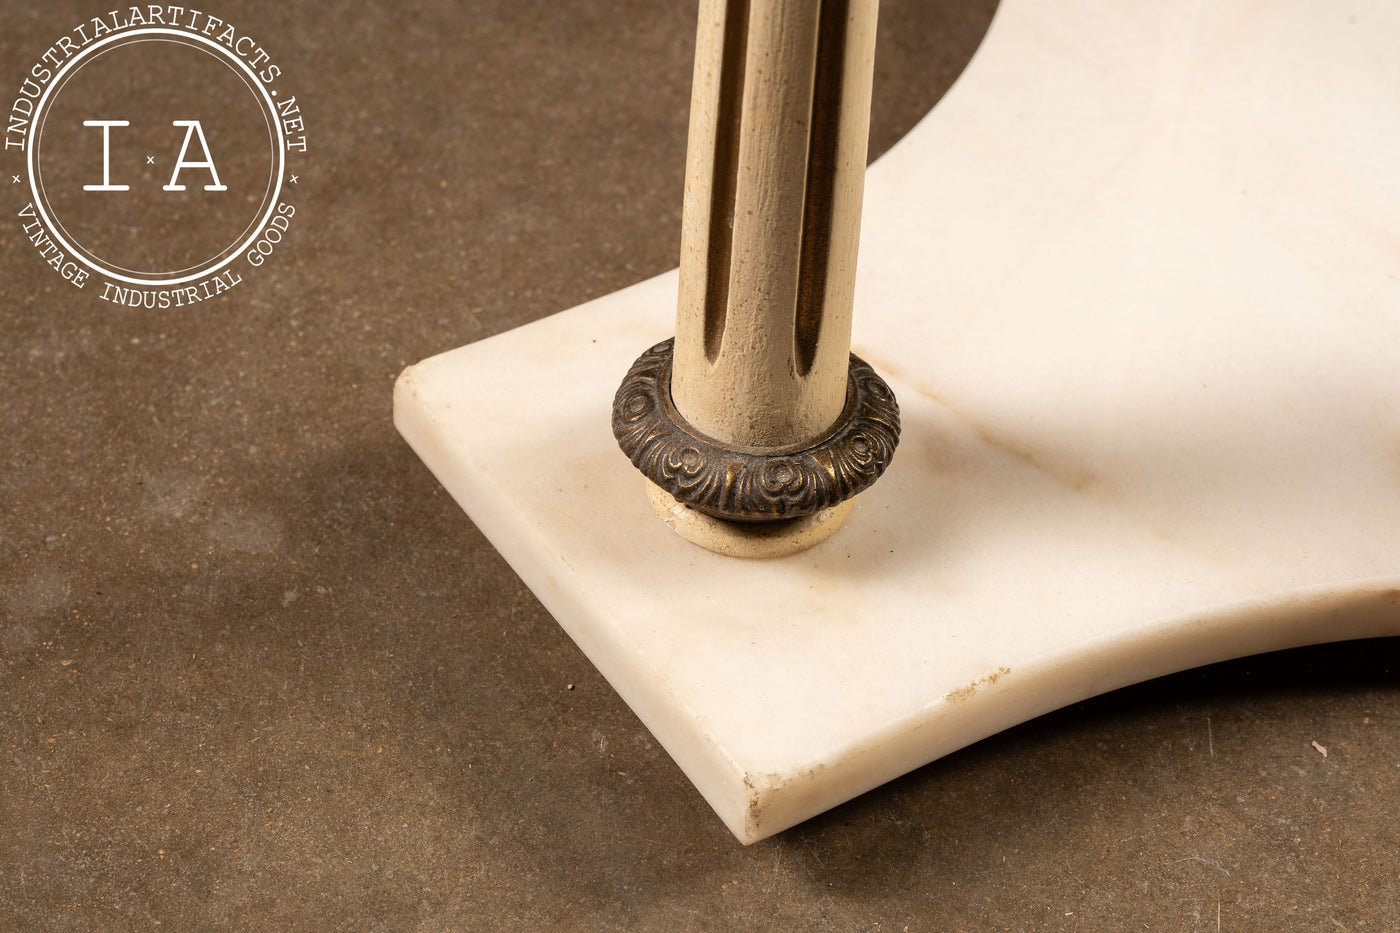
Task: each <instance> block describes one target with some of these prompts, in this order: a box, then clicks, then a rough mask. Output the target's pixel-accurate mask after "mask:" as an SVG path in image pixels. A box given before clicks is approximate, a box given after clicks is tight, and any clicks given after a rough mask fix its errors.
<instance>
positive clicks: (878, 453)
mask: <svg viewBox="0 0 1400 933" xmlns="http://www.w3.org/2000/svg"><path fill="white" fill-rule="evenodd" d="M673 346H674V340H666V341H663V342H662V343H658V344H657V345H656V346H654V347H652V348H651V349H649V350H647V351H646V352H645V353H643V354H642V355H641V356H640V357H638V359H637V361H636V362H635V363H633V364H632V368H631V369H629V370H628V372H627V376H626V378H624V379H623V381H622V385H621V386H620V387H619V388H618V390H617V394H616V396H614V398H613V409H612V429H613V436H615V437H616V438H617V442H618V445H619V446H620V447H621V448H622V452H623V453H625V454H626V455H627V457H628V459H629V460H631V461H632V463H633V465H634V466H636V467H637V469H639V470H641V471H642V474H643V475H645V476H646V478H647V479H649V480H651V481H652V482H653V483H655V484H656V485H657V486H659V487H661V488H662V489H664V490H666V492H668V493H670V495H671V496H673V497H674V498H675V499H676V501H677V502H680V503H681V504H682V505H686V506H689V507H690V508H693V509H697V510H699V511H701V512H704V513H705V514H706V515H710V516H712V517H714V518H720V519H726V520H729V521H741V522H755V521H779V520H783V519H790V518H800V517H802V516H806V515H814V514H816V513H818V512H820V511H822V510H823V509H828V508H831V507H832V506H835V505H838V504H839V503H841V502H844V501H845V500H847V499H849V498H851V497H852V496H854V495H856V494H857V493H859V492H861V491H863V490H864V489H866V488H868V487H869V486H870V485H871V484H872V483H874V482H875V480H877V479H879V478H880V474H882V473H884V472H885V468H886V467H887V466H889V463H890V460H891V458H893V457H894V451H895V447H896V446H897V445H898V444H899V405H898V404H897V403H896V401H895V397H894V392H892V391H891V390H890V387H889V386H888V385H886V383H885V381H884V380H883V379H881V378H880V377H879V375H877V374H876V372H875V371H874V370H873V369H871V368H870V366H869V364H867V363H866V362H865V361H864V360H862V359H860V357H858V356H856V355H855V354H851V357H850V360H851V362H850V375H849V378H848V379H847V383H846V404H845V407H844V408H843V409H842V411H841V415H840V417H838V418H837V420H836V422H835V423H834V424H833V425H832V426H831V428H830V429H829V430H828V431H827V432H826V433H825V434H824V435H823V436H821V437H820V438H818V439H817V440H816V441H815V442H813V443H812V444H809V445H792V446H788V447H772V448H761V447H743V446H737V445H733V444H725V443H723V442H721V441H718V440H715V439H714V438H711V437H706V436H705V435H704V434H702V433H700V432H699V431H697V430H695V429H694V428H693V427H691V426H690V424H688V423H687V422H686V420H685V418H684V417H682V416H681V414H680V413H679V412H678V411H676V407H675V405H674V404H673V403H672V401H671V361H672V351H673Z"/></svg>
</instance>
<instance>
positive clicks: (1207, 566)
mask: <svg viewBox="0 0 1400 933" xmlns="http://www.w3.org/2000/svg"><path fill="white" fill-rule="evenodd" d="M1397 48H1400V4H1395V3H1393V2H1390V0H1351V2H1346V3H1341V2H1332V0H1275V2H1272V3H1268V4H1261V3H1257V2H1246V0H1159V2H1154V3H1123V2H1122V0H1055V2H1046V0H1003V4H1002V8H1001V10H1000V11H999V12H998V15H997V20H996V22H995V24H994V26H993V29H992V33H991V34H990V35H989V37H988V39H987V40H986V43H985V44H984V46H983V48H982V50H981V51H980V52H979V53H978V56H977V58H976V59H975V60H974V63H973V65H972V66H971V68H970V69H969V71H968V73H967V74H966V75H964V77H963V79H962V80H961V81H960V82H959V84H958V86H957V87H956V88H955V89H954V90H953V92H952V93H951V94H949V95H948V96H947V97H946V98H945V99H944V100H943V101H942V102H941V103H940V105H939V106H938V107H937V108H936V109H935V111H934V112H933V113H932V114H931V115H930V117H929V118H928V119H926V120H925V121H924V122H923V123H922V124H920V126H919V127H918V128H916V129H915V130H914V132H913V133H912V134H911V135H910V136H909V137H908V138H907V139H906V140H905V141H904V142H902V143H901V144H900V145H899V146H898V147H896V149H895V150H893V151H892V152H891V153H890V154H889V155H887V156H886V157H885V158H884V159H882V160H881V161H880V162H879V163H878V164H877V165H876V166H875V167H874V168H873V169H872V170H871V172H870V175H869V180H868V184H867V189H866V212H865V222H864V230H863V236H862V246H861V265H860V271H859V276H858V283H857V293H856V325H855V329H856V337H855V350H856V352H857V353H859V354H860V355H862V356H863V357H865V358H866V359H867V360H868V361H870V362H871V363H872V364H873V365H874V366H875V367H876V368H877V369H878V370H879V371H880V372H881V373H882V374H884V376H885V377H886V378H887V379H888V381H889V382H890V384H891V385H892V386H893V388H894V389H895V391H896V393H897V394H898V397H899V400H900V403H901V406H902V408H903V419H904V437H903V441H902V443H901V446H900V451H899V454H898V455H897V457H896V459H895V462H894V465H893V466H892V467H891V468H890V470H889V472H888V473H887V474H886V476H885V478H884V479H882V480H881V482H880V483H878V484H877V485H876V486H875V487H874V489H873V490H871V491H870V492H868V493H866V494H865V495H863V496H862V497H860V499H859V500H858V501H857V506H856V509H855V512H854V514H853V515H852V517H851V519H850V521H849V522H848V523H847V525H846V526H845V527H844V528H843V529H841V530H840V531H839V532H838V533H837V534H836V535H835V536H834V537H833V538H832V539H831V540H829V541H827V542H826V543H824V544H821V545H818V546H817V547H816V548H814V549H812V550H811V551H807V552H804V553H801V554H797V555H793V556H791V557H786V558H780V559H776V560H769V561H742V560H735V559H731V558H724V557H719V556H717V555H714V554H710V553H708V552H706V551H703V550H701V549H699V548H697V547H695V546H693V545H690V544H688V543H686V542H685V541H683V540H681V539H680V538H679V537H677V536H676V535H675V534H673V533H672V532H671V531H670V530H669V529H668V528H667V527H666V526H665V525H663V524H662V523H661V522H660V521H659V520H658V519H657V517H656V515H655V514H654V513H653V512H652V509H651V507H650V505H649V504H648V503H647V499H646V496H645V495H644V493H643V489H642V479H641V477H640V475H639V474H637V473H636V472H635V471H634V470H633V469H632V467H631V465H630V464H628V462H627V461H626V459H625V458H624V457H623V456H622V454H621V453H619V452H618V451H617V449H616V445H615V444H614V442H613V439H612V436H611V433H610V431H609V405H610V403H611V399H612V394H613V391H614V389H615V387H616V385H617V383H618V382H619V380H620V379H621V377H622V374H623V373H624V372H625V370H626V369H627V366H628V365H629V364H630V363H631V361H632V360H633V358H634V357H636V355H637V354H639V353H640V352H641V351H642V350H643V349H645V348H646V347H647V346H649V345H650V344H652V343H654V342H655V341H657V340H659V339H661V338H664V337H666V336H668V335H669V334H670V333H671V332H672V329H673V315H674V302H675V292H676V280H675V276H674V274H669V275H664V276H661V277H659V278H656V279H652V280H650V281H647V282H643V283H641V284H639V285H637V286H635V287H633V288H629V289H626V290H624V291H622V292H618V293H616V294H614V295H609V296H607V297H606V298H602V299H600V300H598V301H595V302H592V303H590V304H587V305H584V306H582V307H579V308H576V309H574V310H572V311H568V312H565V313H562V314H559V315H555V316H554V317H551V318H548V319H546V320H544V321H540V322H538V323H535V324H532V325H529V326H527V327H523V328H520V329H519V330H516V331H513V332H511V333H507V334H503V335H501V336H498V337H495V338H492V339H490V340H486V341H482V342H481V343H478V344H474V345H471V346H467V347H463V348H461V349H458V350H455V351H452V352H450V353H446V354H443V355H441V356H437V357H433V358H432V359H429V360H426V361H424V362H422V363H420V364H418V365H417V366H414V367H412V368H410V369H409V370H407V371H406V372H405V373H404V375H403V376H402V378H401V379H400V381H399V384H398V387H397V390H396V395H395V420H396V423H397V425H398V426H399V429H400V431H401V432H402V433H403V435H404V436H405V437H406V438H407V439H408V441H409V443H410V444H412V446H413V447H414V449H415V450H416V451H417V452H418V453H419V454H420V455H421V456H422V458H423V460H424V461H425V462H426V463H427V465H428V466H429V467H430V468H431V469H432V470H433V472H434V473H435V474H436V475H437V476H438V478H439V479H440V480H441V481H442V482H443V484H444V485H445V486H446V487H447V488H448V490H449V491H451V493H452V495H453V496H454V497H455V498H456V499H457V501H458V502H459V503H460V504H461V505H462V506H463V508H465V509H466V510H467V512H468V513H469V514H470V515H471V518H472V520H473V521H475V522H476V523H477V525H478V526H479V527H480V528H481V529H482V531H483V532H485V533H486V534H487V535H488V536H489V537H490V538H491V540H492V541H493V542H494V543H495V544H496V546H497V547H498V548H499V549H500V551H501V553H502V554H504V555H505V557H506V558H507V559H508V560H509V561H510V562H511V564H512V566H513V567H515V569H516V570H517V571H518V572H519V573H520V575H521V577H522V578H523V579H524V580H525V582H526V583H528V584H529V586H530V587H531V588H532V589H533V590H534V591H535V592H536V594H538V596H539V598H540V599H541V601H542V602H543V603H544V604H545V606H546V607H548V608H549V610H550V611H551V612H552V613H553V614H554V615H555V617H556V618H557V619H558V620H559V622H560V624H561V625H563V626H564V628H565V629H566V630H567V631H568V632H569V634H570V635H571V636H572V637H573V638H574V639H575V641H577V642H578V644H579V645H580V647H581V648H582V649H583V650H584V651H585V652H586V653H587V654H588V656H589V657H590V658H591V659H592V660H593V662H594V663H595V664H596V665H597V666H598V668H599V670H600V671H602V673H603V674H604V675H605V676H606V677H607V678H608V680H609V681H610V682H611V683H612V684H613V686H614V687H615V688H616V689H617V690H618V692H619V693H620V694H621V695H622V696H623V698H624V699H626V700H627V702H628V703H629V704H630V705H631V706H632V707H633V709H634V710H635V711H636V712H637V714H638V715H639V716H640V717H641V719H642V720H643V721H644V722H645V723H646V724H647V726H648V728H650V729H651V730H652V731H653V732H654V733H655V735H656V737H657V739H658V740H659V741H660V742H661V743H662V744H663V745H664V746H665V747H666V748H667V750H668V751H669V752H670V753H671V754H672V756H673V757H674V758H675V759H676V761H677V762H678V763H679V764H680V766H681V767H682V768H683V769H684V770H685V772H686V774H687V775H689V776H690V778H691V779H692V780H693V781H694V783H695V785H696V787H697V788H698V789H699V790H700V792H701V793H702V794H704V796H705V798H706V799H707V800H708V801H709V802H710V803H711V805H712V806H713V807H714V808H715V810H716V812H717V813H718V814H719V815H720V816H721V817H722V818H723V819H724V821H725V823H726V824H727V825H728V826H729V827H730V829H731V830H732V831H733V832H734V834H735V835H736V836H737V837H738V838H739V839H741V840H742V841H744V842H752V841H755V840H757V839H761V838H763V837H765V836H767V835H770V834H772V833H774V832H777V831H779V830H782V829H784V828H786V827H788V826H791V825H793V824H794V823H797V822H799V821H801V820H803V819H805V818H807V817H809V816H812V815H814V814H816V813H819V812H821V811H822V810H825V809H827V808H829V807H831V806H834V805H835V804H837V803H840V802H842V801H844V800H846V799H849V798H850V797H852V796H854V795H856V794H859V793H861V792H863V791H864V790H866V789H869V788H871V787H874V786H876V785H878V784H880V783H882V782H884V781H887V780H889V779H891V778H893V777H895V776H897V775H899V774H902V773H904V772H905V771H908V770H910V769H912V768H914V767H917V766H918V765H920V764H922V763H925V762H927V761H930V760H932V759H934V758H937V757H939V756H941V755H944V754H946V753H948V752H950V751H953V750H955V749H957V748H960V747H962V746H964V745H966V744H968V743H970V742H973V741H976V740H977V739H979V738H982V737H984V736H987V735H989V734H992V733H994V732H996V731H998V730H1000V729H1003V728H1005V727H1007V726H1010V725H1012V724H1015V723H1017V722H1020V721H1023V720H1025V719H1027V718H1030V717H1033V716H1036V715H1038V714H1040V713H1043V712H1046V711H1048V710H1051V709H1054V708H1056V707H1059V706H1061V705H1064V704H1067V703H1071V702H1074V701H1076V700H1079V699H1082V698H1084V697H1087V696H1091V695H1094V694H1097V693H1100V692H1103V691H1106V690H1110V689H1113V688H1115V687H1118V686H1122V685H1124V684H1128V683H1132V682H1135V681H1139V680H1142V679H1146V678H1150V677H1154V676H1157V675H1160V674H1164V673H1167V672H1170V671H1174V670H1179V669H1182V668H1186V667H1190V666H1194V665H1198V664H1203V663H1207V662H1211V661H1215V660H1220V659H1225V658H1230V657H1236V656H1240V655H1243V654H1248V653H1253V652H1260V651H1267V650H1272V649H1277V648H1283V647H1289V646H1294V645H1299V644H1305V643H1311V642H1317V641H1326V640H1334V639H1345V638H1357V637H1367V636H1373V635H1379V634H1396V633H1400V369H1398V367H1397V362H1398V361H1400V171H1398V170H1397V166H1400V121H1397V120H1396V114H1397V113H1400V55H1397V54H1396V52H1395V50H1396V49H1397Z"/></svg>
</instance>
